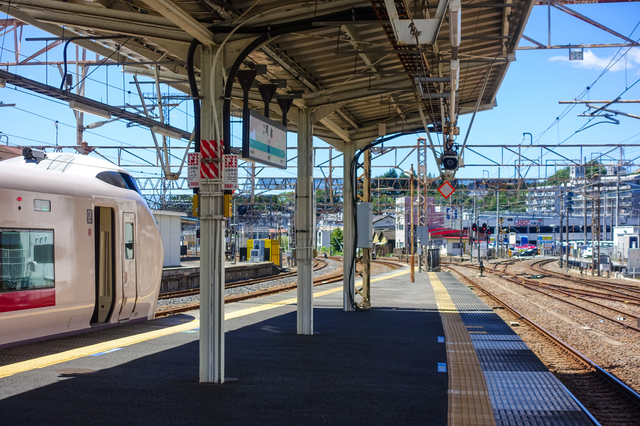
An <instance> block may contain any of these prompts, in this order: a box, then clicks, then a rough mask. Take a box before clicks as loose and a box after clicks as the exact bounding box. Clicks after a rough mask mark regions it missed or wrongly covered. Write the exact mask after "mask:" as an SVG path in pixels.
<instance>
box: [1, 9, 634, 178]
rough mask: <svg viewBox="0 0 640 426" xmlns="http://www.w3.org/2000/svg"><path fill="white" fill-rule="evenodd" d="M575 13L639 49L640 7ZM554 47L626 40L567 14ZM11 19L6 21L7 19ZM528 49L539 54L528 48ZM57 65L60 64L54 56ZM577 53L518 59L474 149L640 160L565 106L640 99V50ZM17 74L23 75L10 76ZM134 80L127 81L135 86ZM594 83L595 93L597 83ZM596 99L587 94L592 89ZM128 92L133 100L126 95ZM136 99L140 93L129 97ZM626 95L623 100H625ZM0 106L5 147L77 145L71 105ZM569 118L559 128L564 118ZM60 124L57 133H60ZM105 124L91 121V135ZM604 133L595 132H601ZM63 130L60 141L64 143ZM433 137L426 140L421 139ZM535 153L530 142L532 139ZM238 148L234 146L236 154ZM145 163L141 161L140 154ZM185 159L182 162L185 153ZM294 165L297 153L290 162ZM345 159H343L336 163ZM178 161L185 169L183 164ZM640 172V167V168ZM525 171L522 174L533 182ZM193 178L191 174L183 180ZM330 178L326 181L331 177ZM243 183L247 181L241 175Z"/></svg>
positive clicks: (105, 139) (139, 138)
mask: <svg viewBox="0 0 640 426" xmlns="http://www.w3.org/2000/svg"><path fill="white" fill-rule="evenodd" d="M569 7H571V8H572V9H574V10H576V11H578V12H580V13H582V14H584V15H587V16H589V17H591V18H593V19H596V20H597V21H598V22H600V23H602V24H604V25H606V26H608V27H609V28H611V29H613V30H615V31H617V32H619V33H621V34H623V35H625V36H628V37H630V38H632V39H634V40H638V39H640V26H639V25H638V24H639V22H640V3H638V2H629V3H617V4H590V5H571V6H569ZM547 12H548V9H547V7H546V6H536V7H534V10H533V13H532V15H531V18H530V20H529V23H528V25H527V27H526V29H525V35H527V36H529V37H531V38H533V39H535V40H537V41H539V42H541V43H544V44H546V43H547ZM551 12H552V13H551V26H552V37H551V43H552V44H555V45H564V44H570V43H571V44H581V43H586V44H588V43H618V42H620V39H618V38H616V37H615V36H613V35H611V34H608V33H606V32H604V31H603V30H600V29H598V28H595V27H593V26H591V25H589V24H587V23H585V22H582V21H580V20H578V19H576V18H573V17H570V16H569V15H566V14H564V13H562V12H560V11H558V10H555V9H552V11H551ZM2 18H4V16H0V19H2ZM42 36H46V34H45V33H43V32H41V31H38V30H35V29H33V28H28V29H26V30H25V37H42ZM0 43H4V44H3V46H4V47H5V48H12V47H13V46H12V45H13V43H12V42H9V41H8V40H4V39H3V40H1V41H0ZM522 45H530V43H528V42H526V41H523V42H521V46H522ZM43 46H44V44H43V42H39V43H37V42H24V43H23V53H24V54H25V55H29V54H31V53H33V52H35V51H37V50H38V49H40V48H42V47H43ZM60 52H61V50H57V53H56V54H55V57H57V58H60V57H61V56H62V55H61V53H60ZM624 53H626V55H625V56H624V57H622V59H621V60H619V61H618V62H617V63H616V64H615V65H614V66H613V67H612V68H611V69H610V70H609V71H608V72H606V73H605V74H604V75H601V74H602V73H603V70H604V69H605V67H607V65H608V64H610V62H611V60H612V58H614V59H615V58H618V57H619V56H620V55H621V54H624ZM1 54H2V57H0V62H3V61H6V60H12V59H13V53H12V52H9V51H6V50H5V51H2V53H1ZM70 54H71V55H75V49H73V48H71V52H70ZM51 55H52V56H53V54H51ZM568 56H569V55H568V50H567V49H558V50H535V51H518V52H517V55H516V61H515V62H513V63H511V65H510V67H509V71H508V73H507V76H506V78H505V80H504V81H503V83H502V86H501V89H500V91H499V93H498V96H497V102H498V106H497V108H495V109H494V110H492V111H485V112H480V113H478V115H477V116H476V119H475V122H474V124H473V127H472V129H471V131H470V135H469V140H468V144H470V145H474V144H489V145H496V146H499V145H504V144H508V145H515V144H518V143H521V142H523V133H525V132H528V133H531V134H532V135H533V138H532V142H533V145H534V146H533V147H532V148H528V149H527V150H523V152H522V153H523V154H524V155H526V156H527V157H529V158H531V159H534V160H539V157H540V155H541V153H540V148H536V147H535V145H539V144H557V143H562V144H565V145H569V144H582V145H585V146H587V147H585V148H584V149H583V150H582V156H583V157H584V156H586V157H587V160H590V159H591V158H592V157H593V156H598V155H599V154H600V153H603V152H606V151H607V149H604V148H589V147H588V145H593V144H596V143H607V144H617V143H626V144H636V145H638V147H637V148H627V149H625V151H624V156H625V158H626V159H633V158H635V157H637V156H640V120H638V119H634V118H629V117H623V116H617V117H616V119H617V120H619V122H620V124H618V125H613V124H596V123H600V122H606V121H608V120H606V119H596V120H593V121H591V122H589V123H588V118H582V117H577V115H579V114H581V113H583V112H584V111H586V110H587V108H586V107H585V106H583V105H578V106H575V107H573V108H571V107H568V106H567V105H559V104H558V101H560V100H571V99H574V98H577V97H580V98H581V99H584V100H587V99H590V100H606V99H614V98H616V97H617V96H619V95H621V94H622V99H640V83H637V84H636V85H635V86H633V87H631V88H629V87H630V86H632V85H633V84H634V83H635V82H637V81H638V80H639V79H640V48H638V47H636V48H632V49H630V50H628V48H624V49H622V50H620V49H618V48H606V49H585V52H584V60H583V61H571V62H570V61H569V60H568ZM10 71H11V72H15V70H14V69H10ZM17 72H18V73H19V74H21V75H23V76H25V77H29V78H33V79H36V80H38V81H42V82H44V81H45V80H46V81H48V82H49V84H52V85H59V83H60V75H59V73H58V70H57V69H55V68H52V67H49V69H48V70H47V71H46V74H45V70H44V68H43V67H30V68H27V67H22V68H21V69H19V70H18V71H17ZM107 78H108V80H109V86H111V88H110V89H107V88H106V87H105V85H104V84H103V83H101V82H104V81H105V80H106V79H107ZM89 79H90V80H93V81H95V82H94V83H92V84H90V85H89V87H88V92H87V95H88V96H91V97H93V98H94V99H99V100H102V101H105V102H106V101H107V100H108V103H110V104H111V105H121V104H123V103H135V104H138V103H139V101H138V98H137V94H136V92H135V86H133V85H130V84H128V81H123V75H122V74H121V73H120V71H119V69H118V68H117V67H110V70H108V71H107V70H105V69H104V67H102V68H100V69H97V70H96V71H95V72H94V74H93V75H91V76H90V77H89ZM127 80H128V79H127ZM594 82H595V83H594ZM588 86H589V87H590V89H589V90H586V88H587V87H588ZM123 87H124V89H125V90H124V91H123V90H122V88H123ZM143 90H144V91H145V92H151V91H153V89H152V86H151V85H144V86H143ZM127 91H131V93H127ZM625 91H626V93H624V94H623V92H625ZM0 102H3V103H5V104H10V103H15V104H16V107H4V108H0V132H2V135H5V136H3V137H0V143H3V144H4V143H5V142H6V137H8V139H9V143H10V145H33V146H40V145H55V142H56V135H57V139H58V143H59V144H60V145H74V144H75V120H74V118H73V113H72V111H71V110H70V109H69V108H68V106H67V105H66V103H62V102H60V101H57V100H53V99H48V98H45V97H44V96H42V95H38V94H34V93H29V92H26V91H23V90H21V89H20V90H15V89H14V88H13V87H12V86H7V88H5V89H0ZM610 109H613V110H620V111H624V112H626V113H630V114H635V115H640V104H614V105H611V106H610ZM191 114H192V107H191V103H190V102H182V103H181V104H180V106H179V107H177V108H176V109H175V111H174V113H173V114H172V115H171V124H173V125H175V126H177V127H181V128H184V129H191V127H192V125H193V119H192V118H191V117H190V115H191ZM557 117H560V118H561V119H560V120H559V121H558V120H557V119H556V118H557ZM470 118H471V116H470V115H466V116H463V117H461V118H460V121H459V127H460V137H459V138H460V139H459V142H460V143H461V142H462V141H463V140H464V137H465V135H466V133H467V131H468V129H469V120H470ZM56 121H58V123H57V129H56ZM94 121H100V119H98V118H95V117H91V116H88V115H86V116H85V125H86V124H89V123H91V122H94ZM594 124H595V125H594ZM589 125H593V126H592V127H589V128H586V129H585V130H582V131H579V132H577V133H576V131H577V130H579V129H581V128H582V127H586V126H589ZM56 130H57V133H56ZM417 136H421V135H416V136H405V137H402V138H398V139H396V140H395V141H394V142H393V144H394V145H414V144H415V143H416V138H417ZM422 136H424V135H422ZM85 140H87V141H88V142H89V144H90V145H92V146H113V145H123V146H127V145H129V146H134V145H135V146H140V145H143V146H151V145H152V140H151V137H150V134H149V131H148V130H146V129H135V128H126V125H125V123H121V122H113V123H109V124H106V125H104V126H102V127H100V128H97V129H94V130H89V131H87V132H86V133H85ZM295 140H296V139H295V135H290V137H289V144H290V145H295ZM526 142H527V143H529V142H530V139H529V137H527V138H526ZM171 143H172V144H176V145H178V146H183V145H185V143H184V142H177V141H172V142H171ZM237 144H238V141H237V140H236V141H235V142H234V145H237ZM316 146H326V144H324V143H323V142H321V141H319V140H318V141H317V142H316ZM101 153H102V154H103V155H105V156H106V157H108V158H110V159H112V160H113V161H115V160H116V151H114V150H107V149H103V150H101ZM327 153H328V152H327V151H319V154H318V158H317V160H316V162H317V163H322V162H323V161H325V160H326V155H327ZM408 153H409V150H399V151H398V153H397V154H396V155H394V154H388V155H387V156H384V157H382V158H380V159H377V160H375V161H374V163H373V165H374V171H373V174H374V176H375V175H380V174H382V173H384V172H385V171H386V170H388V168H389V167H391V166H393V165H394V163H395V162H396V161H401V160H403V159H404V158H405V156H406V155H407V154H408ZM481 153H482V154H483V155H485V156H486V157H489V158H492V159H494V160H496V161H500V158H502V157H503V158H504V161H505V162H506V163H509V164H512V163H513V162H514V161H515V157H514V155H513V154H512V153H510V152H508V151H506V150H504V149H500V148H486V149H483V150H482V152H481ZM138 154H140V153H138ZM176 154H178V153H177V152H176ZM560 154H561V155H564V156H566V157H569V158H571V159H574V160H576V161H579V157H580V150H579V149H578V148H564V149H562V150H560ZM289 155H290V156H293V151H290V152H289ZM335 155H338V153H337V152H336V151H335V150H334V156H335ZM141 156H142V157H144V158H147V159H151V161H153V154H152V153H151V152H149V153H147V154H141ZM608 157H610V158H608V161H613V159H617V158H618V157H619V152H614V153H610V154H609V156H608ZM123 158H124V163H125V164H127V165H129V166H130V167H128V168H129V169H131V170H132V171H133V172H134V175H136V176H159V170H158V169H154V168H140V167H136V165H139V164H142V163H143V161H141V160H139V159H137V158H135V157H133V156H130V155H127V154H125V155H124V157H123ZM428 158H429V162H428V170H429V171H431V172H435V170H436V169H435V161H434V160H433V158H432V157H431V154H429V157H428ZM553 158H559V157H557V156H554V155H553V154H551V153H548V152H545V153H544V156H543V159H542V162H543V163H546V164H549V167H547V169H546V170H547V172H549V173H552V172H553V168H554V166H553V164H554V162H553ZM176 161H177V160H176ZM412 163H413V164H414V165H415V164H416V163H417V156H416V154H415V153H414V154H411V155H410V156H409V157H408V158H407V159H406V160H404V161H403V162H402V163H400V164H397V165H398V166H399V167H400V168H402V169H409V167H410V166H411V164H412ZM481 163H485V164H486V163H488V161H487V160H485V159H483V158H481V157H479V156H477V155H475V154H473V153H472V152H470V151H467V152H466V154H465V164H481ZM636 163H640V160H636ZM334 165H339V166H340V165H342V159H341V158H339V159H337V160H335V161H334ZM484 170H486V171H487V172H488V173H489V175H490V176H491V177H497V176H498V168H497V167H489V166H487V165H480V166H475V167H471V166H468V167H464V168H462V169H460V171H459V172H458V174H457V176H458V177H460V178H480V177H482V176H486V174H487V172H484ZM525 170H526V169H523V171H522V173H523V174H524V173H525ZM184 173H185V175H186V171H185V172H184ZM325 173H327V171H326V170H325ZM539 173H540V176H544V174H545V169H542V170H541V171H540V172H539V171H538V169H536V168H531V169H530V170H529V171H528V172H527V175H526V177H530V178H537V177H538V176H539ZM262 175H264V176H275V177H293V176H295V175H296V171H295V162H292V164H291V167H290V168H289V169H288V170H286V171H283V170H279V169H266V170H265V171H263V172H262V174H261V176H262ZM341 175H342V170H341V169H336V170H335V172H334V176H336V177H340V176H341ZM500 175H501V176H502V177H512V176H513V175H514V169H513V167H510V168H503V169H502V170H501V171H500ZM241 176H242V173H241ZM315 176H316V177H322V176H323V174H322V172H321V171H320V170H319V169H317V170H316V171H315Z"/></svg>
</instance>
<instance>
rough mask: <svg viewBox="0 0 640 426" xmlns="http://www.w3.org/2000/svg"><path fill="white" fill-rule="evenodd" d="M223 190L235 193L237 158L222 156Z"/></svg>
mask: <svg viewBox="0 0 640 426" xmlns="http://www.w3.org/2000/svg"><path fill="white" fill-rule="evenodd" d="M223 179H224V180H223V182H224V190H225V191H235V190H236V189H238V156H237V155H234V154H224V175H223Z"/></svg>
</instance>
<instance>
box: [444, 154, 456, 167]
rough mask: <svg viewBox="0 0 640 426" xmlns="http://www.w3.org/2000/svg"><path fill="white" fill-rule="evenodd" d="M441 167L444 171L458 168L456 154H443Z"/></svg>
mask: <svg viewBox="0 0 640 426" xmlns="http://www.w3.org/2000/svg"><path fill="white" fill-rule="evenodd" d="M442 167H443V168H444V169H445V170H455V169H457V168H458V156H457V155H456V154H444V155H443V156H442Z"/></svg>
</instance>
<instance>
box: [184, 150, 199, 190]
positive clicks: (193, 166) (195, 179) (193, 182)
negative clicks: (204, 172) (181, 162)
mask: <svg viewBox="0 0 640 426" xmlns="http://www.w3.org/2000/svg"><path fill="white" fill-rule="evenodd" d="M187 160H188V161H187V182H189V189H193V188H200V153H199V152H190V153H189V155H188V158H187Z"/></svg>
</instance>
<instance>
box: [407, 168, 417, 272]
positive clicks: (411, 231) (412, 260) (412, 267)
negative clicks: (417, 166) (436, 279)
mask: <svg viewBox="0 0 640 426" xmlns="http://www.w3.org/2000/svg"><path fill="white" fill-rule="evenodd" d="M409 182H410V184H411V192H410V194H411V197H410V199H411V201H410V202H411V229H410V230H409V232H410V233H411V261H410V267H411V282H412V283H415V282H416V272H415V271H414V266H415V263H414V262H415V260H414V257H413V164H412V165H411V180H410V181H409Z"/></svg>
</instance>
